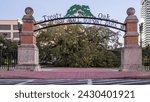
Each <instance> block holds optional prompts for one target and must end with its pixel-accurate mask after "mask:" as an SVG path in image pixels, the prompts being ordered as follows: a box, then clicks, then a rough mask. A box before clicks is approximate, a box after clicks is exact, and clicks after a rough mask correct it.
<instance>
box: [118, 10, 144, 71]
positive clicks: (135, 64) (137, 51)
mask: <svg viewBox="0 0 150 102" xmlns="http://www.w3.org/2000/svg"><path fill="white" fill-rule="evenodd" d="M127 14H128V16H127V18H126V20H125V24H126V28H125V29H126V33H125V35H124V48H123V49H122V51H121V70H122V71H142V70H143V66H142V49H141V47H140V46H139V44H138V42H139V41H138V36H139V34H138V30H137V24H138V19H137V17H136V16H135V15H134V14H135V9H134V8H129V9H128V10H127Z"/></svg>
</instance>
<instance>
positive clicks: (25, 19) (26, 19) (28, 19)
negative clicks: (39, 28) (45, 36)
mask: <svg viewBox="0 0 150 102" xmlns="http://www.w3.org/2000/svg"><path fill="white" fill-rule="evenodd" d="M33 13H34V11H33V9H32V8H31V7H27V8H25V14H26V15H24V16H23V18H22V20H23V22H33V23H35V19H34V17H33Z"/></svg>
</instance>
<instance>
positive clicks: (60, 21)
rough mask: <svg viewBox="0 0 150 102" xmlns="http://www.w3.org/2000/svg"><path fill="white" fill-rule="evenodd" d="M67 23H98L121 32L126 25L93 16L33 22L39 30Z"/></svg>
mask: <svg viewBox="0 0 150 102" xmlns="http://www.w3.org/2000/svg"><path fill="white" fill-rule="evenodd" d="M69 24H90V25H100V26H105V27H110V28H113V29H117V30H120V31H123V32H125V29H124V28H125V26H126V25H125V24H124V23H121V22H117V21H115V20H110V19H103V18H95V17H63V18H55V19H50V20H44V21H41V22H37V23H35V25H39V28H38V29H35V30H34V31H39V30H42V29H46V28H49V27H56V26H61V25H69Z"/></svg>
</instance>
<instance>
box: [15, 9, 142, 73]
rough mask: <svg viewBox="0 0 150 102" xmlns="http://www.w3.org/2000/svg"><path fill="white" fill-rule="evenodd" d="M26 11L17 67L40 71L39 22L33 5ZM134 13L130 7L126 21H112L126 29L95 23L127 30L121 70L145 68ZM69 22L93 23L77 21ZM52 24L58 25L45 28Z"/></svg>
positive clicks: (140, 69) (18, 68)
mask: <svg viewBox="0 0 150 102" xmlns="http://www.w3.org/2000/svg"><path fill="white" fill-rule="evenodd" d="M25 13H26V15H24V16H23V18H22V21H23V27H22V32H21V34H20V42H21V44H20V45H19V47H18V65H17V67H16V69H17V70H30V71H38V70H40V65H39V50H38V48H37V46H36V35H35V32H34V31H37V29H35V25H36V24H37V23H36V22H35V19H34V17H33V9H32V8H31V7H27V8H26V9H25ZM134 14H135V9H134V8H129V9H128V10H127V15H128V16H127V17H126V19H125V23H120V22H115V21H111V22H114V23H117V24H122V25H124V26H125V30H122V29H120V28H117V27H113V26H109V25H104V24H98V23H95V25H101V26H107V27H111V28H115V29H119V30H122V31H125V35H124V48H122V51H121V66H120V70H121V71H142V70H143V66H142V49H141V48H140V46H139V44H138V36H139V34H138V31H137V24H138V19H137V17H136V15H134ZM76 18H77V17H76ZM80 18H84V17H80ZM86 18H87V17H86ZM61 19H64V18H61ZM93 19H97V18H93ZM54 20H55V19H54ZM100 20H105V19H100ZM65 24H66V23H61V24H58V25H65ZM69 24H91V23H82V22H75V23H69ZM92 24H94V23H92ZM52 26H57V25H50V26H47V27H45V28H48V27H52ZM43 29H44V28H43Z"/></svg>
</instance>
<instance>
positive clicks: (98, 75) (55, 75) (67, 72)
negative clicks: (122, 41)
mask: <svg viewBox="0 0 150 102" xmlns="http://www.w3.org/2000/svg"><path fill="white" fill-rule="evenodd" d="M0 78H17V79H18V78H31V79H127V78H128V79H147V78H149V79H150V72H118V71H117V70H112V69H101V68H99V69H98V68H63V69H60V68H58V69H50V70H47V71H46V70H43V71H37V72H36V71H0Z"/></svg>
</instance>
